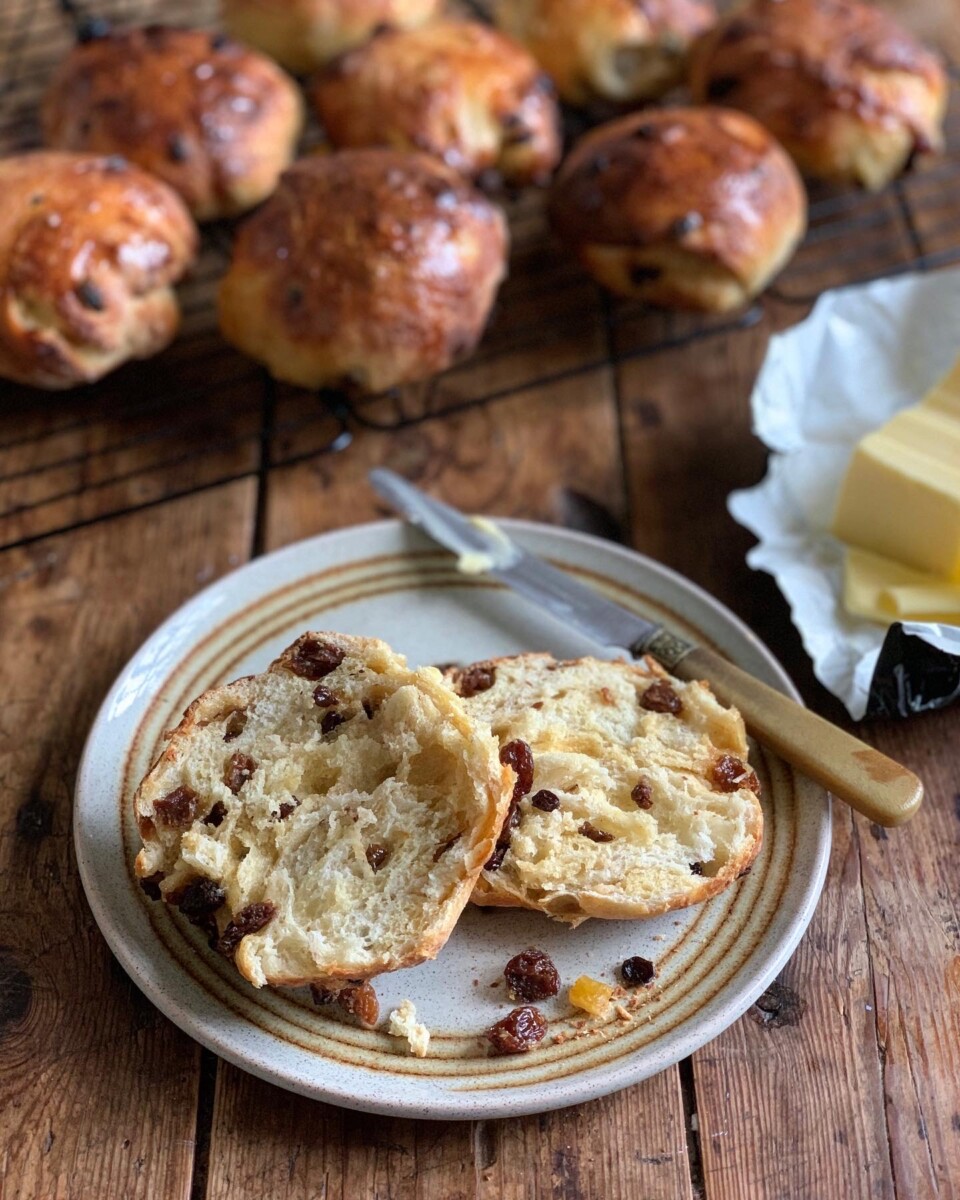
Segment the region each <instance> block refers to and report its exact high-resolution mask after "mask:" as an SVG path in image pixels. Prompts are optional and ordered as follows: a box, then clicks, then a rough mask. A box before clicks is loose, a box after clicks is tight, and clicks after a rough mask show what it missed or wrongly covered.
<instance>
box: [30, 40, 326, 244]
mask: <svg viewBox="0 0 960 1200" xmlns="http://www.w3.org/2000/svg"><path fill="white" fill-rule="evenodd" d="M42 117H43V131H44V139H45V141H46V142H47V144H48V145H50V146H56V147H59V148H60V149H64V150H89V151H95V152H97V153H103V154H123V155H124V156H125V157H127V158H128V159H130V161H131V162H135V163H137V164H138V165H139V166H141V167H144V168H146V169H147V170H148V171H152V172H153V174H154V175H157V176H159V178H161V179H163V180H164V181H165V182H167V183H169V184H170V186H171V187H174V188H176V189H177V191H178V192H179V193H180V195H181V196H183V198H184V200H186V202H187V204H188V205H189V207H190V210H191V212H192V213H193V215H194V216H195V217H196V218H197V220H199V221H208V220H212V219H215V218H219V217H230V216H235V215H236V214H237V213H241V212H245V211H246V210H247V209H249V208H252V207H253V206H254V205H256V204H259V203H260V201H261V200H263V199H264V198H265V197H267V196H269V194H270V193H271V192H272V191H273V189H274V188H275V187H276V184H277V179H278V178H279V176H280V173H281V171H283V169H284V168H285V167H286V166H287V165H288V163H289V162H290V161H291V160H292V158H293V156H294V153H295V150H296V145H297V140H298V138H299V136H300V129H301V126H302V123H303V102H302V99H301V96H300V92H299V90H298V88H297V86H296V84H295V83H294V81H293V80H292V79H291V78H290V77H289V76H288V75H286V74H285V73H284V72H283V71H281V70H280V68H279V67H278V66H277V65H276V64H275V63H273V62H271V61H270V60H269V59H268V58H265V57H264V56H263V55H262V54H257V53H256V52H255V51H252V50H248V49H247V48H246V47H245V46H241V45H239V44H238V43H237V42H234V41H232V40H231V39H230V38H228V37H226V36H225V35H223V34H218V33H215V34H210V33H206V32H203V31H202V30H199V29H174V28H168V27H165V26H162V25H148V26H146V27H144V28H139V29H126V30H122V31H118V32H116V33H107V34H105V35H104V36H102V37H95V38H91V39H89V40H87V41H85V42H82V43H81V44H79V45H77V46H75V47H74V48H73V49H72V50H71V51H70V53H69V54H68V55H67V57H66V59H65V60H64V62H63V63H62V64H61V65H60V68H59V69H58V70H57V72H56V73H55V74H54V77H53V80H52V81H51V83H50V86H49V87H48V88H47V91H46V94H45V96H44V99H43V108H42Z"/></svg>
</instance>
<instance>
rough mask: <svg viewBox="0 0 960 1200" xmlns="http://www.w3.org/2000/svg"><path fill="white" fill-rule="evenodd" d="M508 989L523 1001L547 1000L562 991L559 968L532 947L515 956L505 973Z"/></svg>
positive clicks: (540, 951) (541, 952)
mask: <svg viewBox="0 0 960 1200" xmlns="http://www.w3.org/2000/svg"><path fill="white" fill-rule="evenodd" d="M503 976H504V978H505V979H506V981H507V987H509V988H510V990H511V991H513V992H515V993H516V995H517V996H519V997H520V999H521V1000H546V999H547V997H548V996H555V995H556V994H557V992H559V991H560V976H559V974H558V973H557V968H556V967H555V966H554V965H553V962H552V961H551V960H550V958H549V957H548V956H547V955H546V954H544V952H543V951H542V950H537V949H536V948H535V947H533V946H531V947H530V949H529V950H522V951H521V952H520V953H519V954H515V955H514V957H513V958H511V959H510V961H509V962H508V963H507V965H506V967H505V968H504V971H503Z"/></svg>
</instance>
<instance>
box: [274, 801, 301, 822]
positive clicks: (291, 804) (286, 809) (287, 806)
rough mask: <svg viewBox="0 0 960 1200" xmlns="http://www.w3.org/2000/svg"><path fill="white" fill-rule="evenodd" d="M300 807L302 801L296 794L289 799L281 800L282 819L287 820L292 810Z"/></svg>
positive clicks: (280, 815) (280, 813)
mask: <svg viewBox="0 0 960 1200" xmlns="http://www.w3.org/2000/svg"><path fill="white" fill-rule="evenodd" d="M299 807H300V801H299V799H298V798H297V797H296V796H291V797H290V799H289V800H281V801H280V812H279V814H278V815H279V817H280V820H281V821H285V820H286V819H287V817H289V816H290V814H291V813H292V812H295V811H296V809H298V808H299Z"/></svg>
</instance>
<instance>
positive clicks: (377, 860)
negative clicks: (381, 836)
mask: <svg viewBox="0 0 960 1200" xmlns="http://www.w3.org/2000/svg"><path fill="white" fill-rule="evenodd" d="M366 857H367V862H368V863H369V864H370V869H371V870H372V871H373V872H374V873H376V872H377V871H379V870H380V868H381V867H382V866H383V864H384V863H385V862H386V861H387V859H388V858H389V857H390V851H389V850H388V849H387V848H386V846H379V845H377V843H376V842H374V843H373V845H370V846H368V847H367V850H366Z"/></svg>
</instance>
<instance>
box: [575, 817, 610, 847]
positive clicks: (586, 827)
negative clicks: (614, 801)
mask: <svg viewBox="0 0 960 1200" xmlns="http://www.w3.org/2000/svg"><path fill="white" fill-rule="evenodd" d="M577 833H582V834H583V836H584V837H588V838H589V839H590V841H591V842H612V841H613V840H614V834H612V833H607V831H606V830H605V829H598V828H597V827H596V825H591V824H590V822H589V821H584V822H583V824H582V825H580V827H579V828H578V829H577Z"/></svg>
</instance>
